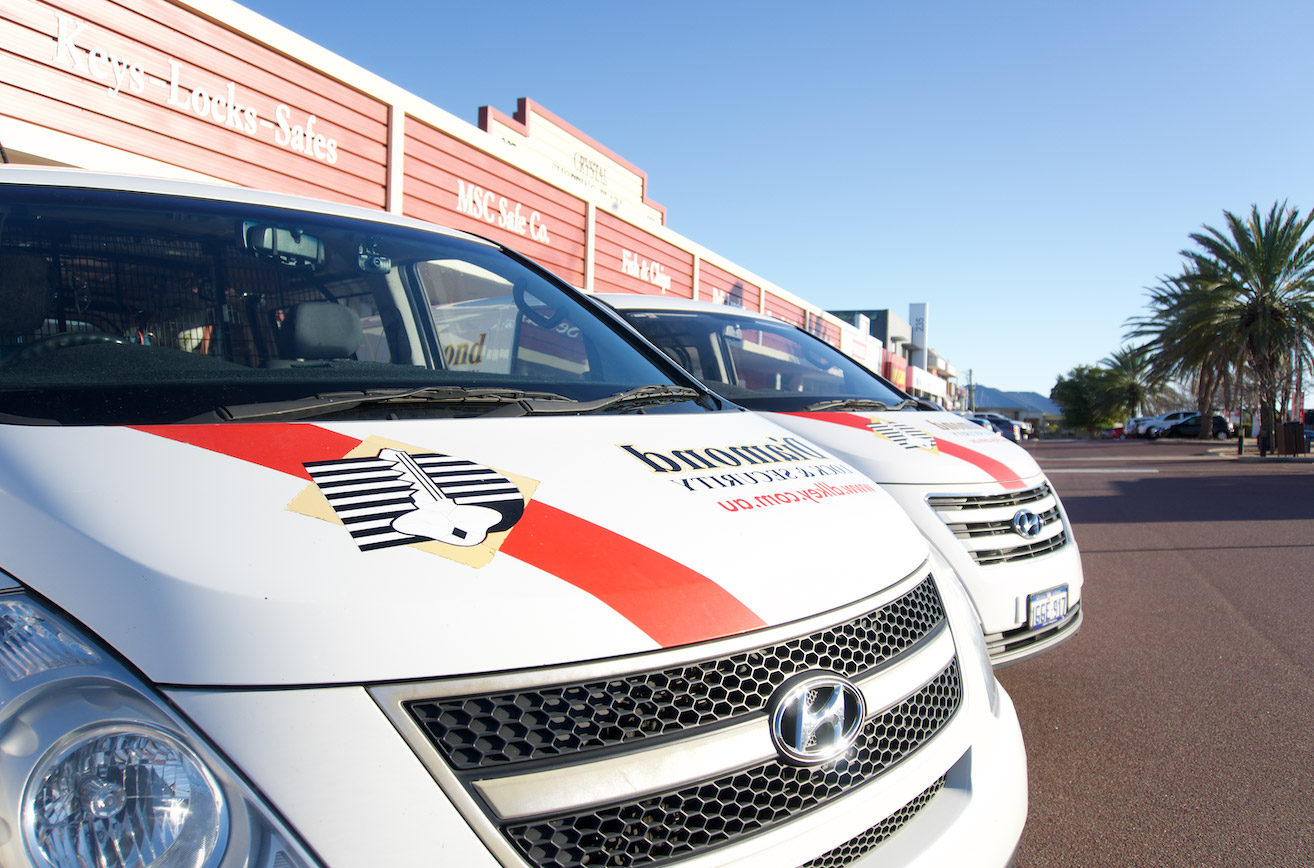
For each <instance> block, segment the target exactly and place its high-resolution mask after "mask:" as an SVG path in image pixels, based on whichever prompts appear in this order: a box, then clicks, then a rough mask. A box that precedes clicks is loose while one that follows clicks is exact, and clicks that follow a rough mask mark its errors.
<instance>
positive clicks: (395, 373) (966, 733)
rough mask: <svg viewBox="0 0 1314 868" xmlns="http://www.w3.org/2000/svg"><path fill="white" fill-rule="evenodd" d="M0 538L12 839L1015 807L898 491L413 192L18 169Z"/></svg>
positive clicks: (278, 846)
mask: <svg viewBox="0 0 1314 868" xmlns="http://www.w3.org/2000/svg"><path fill="white" fill-rule="evenodd" d="M690 462H692V464H693V466H692V467H691V466H690ZM873 527H877V528H881V529H882V530H881V532H880V533H878V534H873V533H872V531H871V529H872V528H873ZM856 540H862V544H857V543H855V541H856ZM873 547H875V548H876V549H877V550H878V551H877V554H878V556H876V557H873ZM0 553H2V554H0V558H3V560H2V561H0V568H3V571H2V572H0V865H4V866H6V868H85V866H91V865H95V866H98V868H129V866H132V868H139V866H151V868H182V866H187V868H316V866H319V868H330V866H331V868H379V866H389V868H406V866H413V868H421V866H423V868H431V866H433V865H458V866H462V868H479V866H487V868H495V866H503V868H521V866H553V868H576V866H578V868H582V866H612V865H626V866H636V868H642V866H648V865H652V866H658V865H661V866H681V865H686V864H687V865H690V866H694V865H697V866H700V868H716V866H731V865H734V866H744V865H754V866H764V868H795V866H800V865H811V866H820V865H828V866H839V865H857V866H861V865H877V864H879V865H882V866H913V865H918V866H932V865H952V864H968V863H970V864H973V865H992V866H1000V865H1004V864H1006V863H1007V862H1009V860H1010V858H1011V856H1012V854H1013V852H1014V850H1015V848H1016V845H1017V842H1018V840H1019V837H1020V835H1021V831H1022V827H1023V823H1024V821H1025V816H1026V805H1027V792H1026V760H1025V755H1024V752H1023V746H1022V741H1021V735H1020V731H1019V728H1018V723H1017V718H1016V715H1015V712H1014V710H1013V706H1012V703H1011V702H1010V700H1009V698H1008V696H1007V695H1006V694H1005V693H1004V692H1003V691H1002V690H1001V689H1000V688H999V686H998V684H997V682H996V681H995V679H994V677H993V674H992V672H991V669H990V666H989V662H988V658H987V657H986V653H985V648H984V644H983V642H982V640H981V635H980V632H979V630H977V629H976V622H975V620H974V616H973V613H972V609H971V603H970V601H969V600H968V599H967V597H966V595H965V594H964V593H963V592H962V591H961V589H960V588H959V584H958V582H957V581H956V580H955V579H953V578H952V569H951V568H950V567H949V566H948V565H947V564H946V563H944V561H943V560H942V559H940V558H939V557H938V556H937V555H935V554H934V553H932V552H930V551H929V550H928V548H927V546H926V545H925V542H924V541H923V540H922V539H921V537H920V536H918V535H917V534H916V533H915V532H913V530H912V527H911V525H909V524H908V523H907V519H906V518H905V517H904V516H903V514H902V512H901V510H900V509H899V508H898V507H897V505H896V504H895V503H894V502H893V501H892V500H891V499H890V498H889V497H888V496H887V495H886V494H884V493H883V492H881V491H880V490H879V488H878V487H877V486H875V485H874V484H873V483H872V482H871V480H869V479H868V478H867V477H865V476H863V475H862V474H861V473H859V472H858V471H856V470H855V469H854V468H853V467H852V465H850V464H849V463H848V462H846V461H844V460H843V459H840V458H838V457H837V456H836V455H834V454H833V453H831V452H830V451H828V450H827V449H825V448H822V447H819V446H817V445H815V444H813V443H812V442H810V441H808V440H807V439H806V438H803V437H800V436H799V435H797V434H794V433H791V432H789V431H787V430H785V429H783V428H781V427H779V426H777V425H775V424H774V423H772V422H771V421H770V420H768V419H766V418H764V417H761V416H756V415H753V414H749V413H744V412H742V411H741V410H740V409H739V408H736V407H733V406H729V405H723V403H722V402H721V400H720V399H718V398H717V397H716V396H714V395H713V394H712V393H710V392H708V391H707V390H706V389H705V388H704V387H702V386H701V385H700V384H699V383H698V382H697V381H696V380H693V379H692V378H690V377H689V376H688V375H687V374H686V373H684V372H683V371H681V370H679V369H678V368H677V367H676V366H674V365H673V364H671V363H670V361H669V360H668V359H666V357H665V356H663V355H662V354H661V353H659V352H657V351H656V350H654V349H652V348H651V347H649V346H647V345H646V344H644V343H643V342H642V341H640V340H638V338H637V337H635V336H634V335H633V333H632V332H630V331H629V330H628V329H627V328H625V327H624V325H623V323H621V321H620V320H619V318H617V317H615V316H614V315H612V314H610V313H603V312H601V311H600V310H599V309H598V308H597V306H596V305H592V304H587V303H585V302H584V301H583V299H582V298H581V297H580V296H579V295H578V294H576V293H575V292H574V291H573V290H570V289H569V288H568V287H566V286H564V285H563V284H562V283H561V282H560V281H558V280H556V279H554V278H552V277H551V276H550V275H548V274H546V273H545V272H543V271H542V270H540V269H539V268H537V267H535V266H534V265H533V264H532V263H530V262H528V261H527V260H525V259H523V258H521V257H518V256H516V255H515V254H513V253H511V252H509V251H507V250H505V249H503V248H501V247H499V246H498V245H496V244H493V243H490V242H487V241H484V240H481V239H478V238H474V237H471V236H466V235H462V234H460V233H455V232H449V231H445V230H441V229H437V228H435V227H432V226H429V225H427V224H423V223H419V222H416V221H410V220H404V219H400V218H394V217H390V216H388V215H385V214H382V213H374V212H367V211H361V210H355V209H350V208H346V207H341V206H338V205H333V204H328V203H322V202H311V201H308V200H301V199H293V198H290V197H282V196H274V195H268V194H262V193H255V192H251V191H247V190H240V189H235V188H211V187H201V186H193V185H184V184H179V183H174V182H167V181H156V180H144V179H130V178H106V177H98V176H89V175H83V174H80V173H76V172H57V171H48V170H19V169H10V168H4V169H0Z"/></svg>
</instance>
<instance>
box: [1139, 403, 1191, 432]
mask: <svg viewBox="0 0 1314 868" xmlns="http://www.w3.org/2000/svg"><path fill="white" fill-rule="evenodd" d="M1197 415H1199V414H1198V413H1196V411H1194V410H1174V411H1172V412H1171V413H1164V414H1163V415H1161V416H1154V417H1152V418H1150V419H1147V420H1145V421H1144V422H1142V423H1141V424H1140V425H1139V426H1138V428H1137V433H1138V435H1139V436H1141V437H1149V438H1151V439H1153V438H1155V437H1160V436H1162V435H1163V432H1164V429H1166V428H1167V427H1168V426H1169V425H1174V424H1176V423H1178V422H1180V421H1182V420H1183V419H1187V418H1189V417H1191V416H1197Z"/></svg>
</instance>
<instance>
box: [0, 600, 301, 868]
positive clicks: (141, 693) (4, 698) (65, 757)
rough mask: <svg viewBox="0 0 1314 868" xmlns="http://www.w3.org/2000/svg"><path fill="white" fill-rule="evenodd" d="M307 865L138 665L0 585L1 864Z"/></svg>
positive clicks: (289, 837) (105, 867) (110, 867)
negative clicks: (136, 670)
mask: <svg viewBox="0 0 1314 868" xmlns="http://www.w3.org/2000/svg"><path fill="white" fill-rule="evenodd" d="M315 864H316V863H315V862H314V861H313V859H312V857H311V856H310V854H309V853H308V852H307V851H306V850H305V848H304V847H303V846H302V845H301V844H300V843H299V842H297V841H296V840H295V837H294V836H293V834H292V833H291V832H290V830H288V829H287V828H286V827H285V826H284V825H283V823H282V822H281V821H280V820H279V819H278V818H277V816H276V815H275V814H274V813H273V811H271V810H270V809H269V808H268V806H266V805H265V804H264V802H263V800H262V799H261V798H260V797H259V796H258V795H257V794H256V793H255V791H254V790H253V789H252V788H251V787H250V786H249V785H248V784H247V783H246V782H245V781H243V780H242V778H241V776H240V775H239V774H238V773H237V772H236V771H235V770H234V769H233V768H231V767H230V766H229V765H228V763H227V762H226V761H225V760H224V759H223V758H222V757H221V756H219V754H218V753H217V752H216V751H214V750H213V749H212V748H211V747H210V746H209V745H208V744H207V743H206V742H205V740H204V739H202V738H201V737H200V736H199V735H198V734H197V733H196V732H195V731H194V730H193V729H192V728H191V726H190V725H189V724H188V723H187V721H185V720H184V719H182V718H181V717H180V716H179V715H177V714H176V713H175V712H174V711H173V710H172V708H171V707H170V706H169V705H168V704H167V703H166V702H165V701H164V700H163V699H162V698H160V697H159V696H158V695H157V694H156V693H155V692H154V691H153V690H152V689H151V688H150V687H149V686H148V685H147V684H145V683H144V682H143V681H142V680H141V679H140V678H139V677H138V676H136V675H135V674H134V673H133V672H131V671H130V670H128V669H127V668H126V667H125V666H123V665H121V664H120V663H118V662H117V661H116V660H114V659H113V657H112V655H110V654H108V653H105V652H104V651H102V650H100V649H99V648H98V647H97V645H96V643H95V642H94V641H93V640H91V639H90V638H89V637H87V636H85V635H83V633H82V632H81V631H80V630H79V629H78V628H76V627H75V626H74V625H72V624H70V623H69V622H67V621H65V620H64V619H63V618H62V617H61V616H59V615H58V614H56V613H54V612H52V611H50V610H49V609H48V608H47V607H45V606H44V605H43V604H41V603H39V602H38V601H36V600H35V599H33V598H31V597H28V596H26V595H24V594H21V593H14V594H5V595H2V596H0V865H4V866H6V868H28V866H30V868H88V866H95V868H273V866H278V868H311V866H314V865H315Z"/></svg>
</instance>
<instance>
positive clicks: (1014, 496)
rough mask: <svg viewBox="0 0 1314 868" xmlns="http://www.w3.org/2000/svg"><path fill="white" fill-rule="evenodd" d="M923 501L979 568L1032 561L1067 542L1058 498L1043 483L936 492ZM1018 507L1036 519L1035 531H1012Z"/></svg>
mask: <svg viewBox="0 0 1314 868" xmlns="http://www.w3.org/2000/svg"><path fill="white" fill-rule="evenodd" d="M926 502H927V504H929V505H930V507H931V508H932V509H934V510H935V512H936V514H937V515H938V516H939V517H940V520H941V521H943V522H944V523H945V524H946V525H947V526H948V527H949V530H950V531H951V532H952V533H953V535H954V536H955V537H957V538H958V541H959V542H961V543H962V545H963V547H964V548H965V549H967V553H968V554H969V555H970V556H971V557H972V560H974V561H976V562H977V563H978V564H980V565H981V566H983V567H992V566H998V565H1000V564H1007V563H1012V562H1015V561H1026V560H1031V559H1033V558H1038V557H1041V556H1042V555H1047V554H1050V553H1052V552H1056V551H1058V550H1060V549H1062V548H1063V547H1064V546H1066V545H1067V544H1068V531H1067V527H1066V526H1065V525H1064V522H1063V513H1062V511H1061V510H1060V509H1059V503H1058V497H1057V496H1056V495H1055V494H1054V491H1053V489H1051V488H1050V487H1049V484H1048V483H1042V484H1041V485H1038V486H1036V487H1035V488H1031V489H1028V490H1026V491H1013V492H1006V493H1003V494H980V495H942V494H936V495H932V496H930V497H928V498H926ZM1023 512H1028V513H1032V514H1033V515H1034V516H1035V517H1037V518H1038V519H1039V522H1040V530H1039V532H1038V534H1037V535H1036V536H1034V537H1027V536H1023V535H1022V534H1021V533H1019V532H1018V531H1017V530H1015V526H1014V518H1015V517H1016V516H1018V515H1019V514H1021V513H1023Z"/></svg>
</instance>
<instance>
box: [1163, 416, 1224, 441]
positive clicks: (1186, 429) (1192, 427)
mask: <svg viewBox="0 0 1314 868" xmlns="http://www.w3.org/2000/svg"><path fill="white" fill-rule="evenodd" d="M1213 418H1214V430H1213V437H1214V438H1215V439H1217V440H1226V439H1227V438H1228V437H1231V436H1232V423H1231V422H1228V421H1227V420H1226V419H1224V418H1223V417H1222V416H1214V417H1213ZM1158 436H1160V437H1199V436H1200V414H1199V413H1196V414H1195V415H1194V416H1188V417H1187V418H1185V419H1182V420H1181V421H1179V422H1174V423H1173V424H1171V425H1169V426H1168V427H1166V428H1164V429H1162V432H1161V433H1160V434H1159V435H1158Z"/></svg>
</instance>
